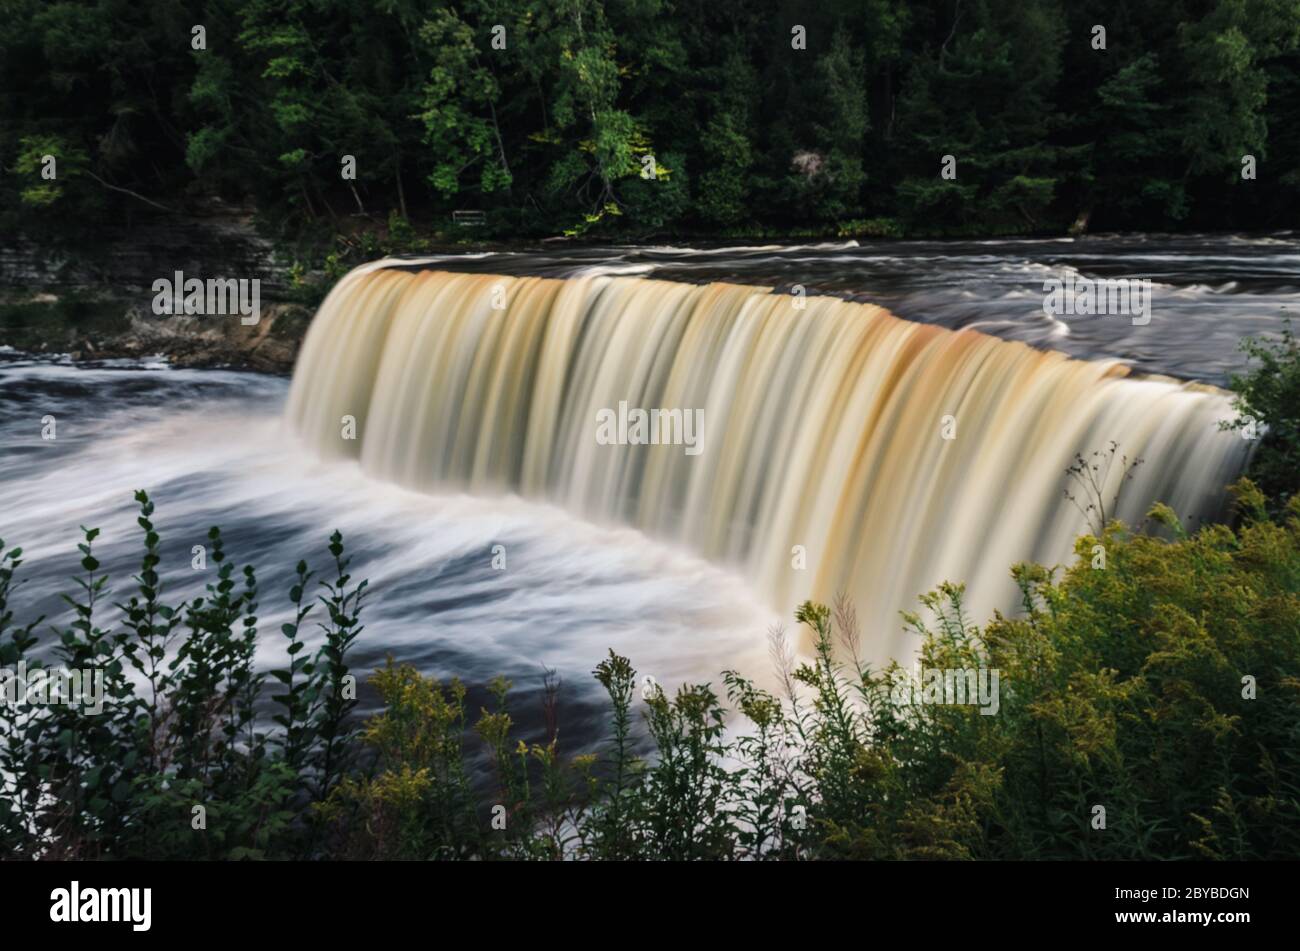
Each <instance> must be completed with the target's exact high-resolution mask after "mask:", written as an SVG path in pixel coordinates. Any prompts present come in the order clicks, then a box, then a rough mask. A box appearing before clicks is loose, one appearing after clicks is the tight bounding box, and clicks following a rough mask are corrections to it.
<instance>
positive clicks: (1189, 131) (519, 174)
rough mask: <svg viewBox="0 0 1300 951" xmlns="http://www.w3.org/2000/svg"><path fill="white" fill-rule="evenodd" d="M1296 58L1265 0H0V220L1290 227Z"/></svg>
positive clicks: (359, 228)
mask: <svg viewBox="0 0 1300 951" xmlns="http://www.w3.org/2000/svg"><path fill="white" fill-rule="evenodd" d="M1097 24H1103V25H1105V27H1106V28H1107V36H1106V46H1105V48H1104V49H1100V48H1097V47H1096V45H1095V44H1096V42H1097V41H1096V38H1095V37H1094V33H1093V28H1094V25H1097ZM196 27H202V28H203V30H204V35H203V42H201V43H200V42H199V40H198V39H197V38H196V37H195V35H194V30H195V28H196ZM796 28H801V29H802V31H803V34H802V47H801V46H800V43H798V42H796V36H795V35H794V34H795V31H796ZM1134 37H1138V38H1140V42H1134V41H1133V38H1134ZM1298 63H1300V9H1297V7H1296V5H1295V4H1294V3H1293V2H1291V0H1235V2H1232V3H1218V4H1190V5H1189V4H1184V3H1177V2H1174V0H1159V2H1154V3H1148V4H1142V5H1126V6H1124V5H1122V6H1121V7H1120V8H1118V9H1116V8H1115V7H1114V5H1113V4H1100V3H1098V2H1095V0H1088V2H1080V3H1063V2H1061V0H957V2H955V3H954V2H951V0H920V2H903V0H867V2H853V3H850V2H848V0H828V2H825V3H820V4H811V5H802V6H793V7H792V6H791V5H789V4H787V3H784V2H781V0H756V2H754V3H750V4H745V5H744V9H736V7H735V5H734V4H732V5H726V4H717V3H709V2H705V0H673V2H671V3H670V2H668V0H622V2H619V3H610V2H607V0H439V2H437V3H433V4H428V3H420V2H416V0H389V2H385V3H379V4H362V3H356V2H352V0H173V2H168V3H165V4H138V3H133V2H129V0H54V2H48V0H11V2H8V3H7V4H6V5H5V17H4V18H3V19H2V20H0V116H3V117H4V118H3V119H0V165H3V167H4V168H5V169H6V171H7V172H9V173H11V174H6V175H3V176H0V226H3V227H4V229H5V230H6V231H13V230H21V231H22V232H23V233H25V234H30V235H33V236H37V237H44V238H50V239H51V240H54V239H57V238H58V237H60V236H62V237H64V238H67V237H69V236H77V235H84V229H85V228H86V227H88V226H93V225H105V224H113V225H116V224H118V223H119V222H122V221H126V222H128V223H129V222H130V221H131V220H132V219H133V218H135V217H137V216H139V215H157V214H165V213H168V212H169V211H177V210H180V211H195V210H207V209H209V208H210V207H212V206H213V205H214V204H215V202H216V200H217V199H220V200H222V201H224V202H226V203H227V204H228V205H234V206H236V207H253V208H255V209H256V210H257V212H258V213H259V215H260V218H261V220H262V222H263V224H264V225H265V226H266V228H267V230H268V231H269V232H270V233H271V234H272V236H273V237H276V238H279V239H281V240H282V241H284V242H286V243H287V244H290V245H292V244H293V243H294V242H296V241H299V240H304V239H305V238H306V237H312V238H313V240H319V239H320V238H321V236H322V235H324V236H329V237H331V238H332V237H333V236H338V238H339V239H340V240H341V241H342V242H343V243H344V248H339V247H335V248H331V249H330V250H332V251H335V252H339V253H343V254H344V255H345V257H347V258H348V259H351V258H352V256H353V255H354V254H359V253H360V252H359V251H358V250H356V249H348V248H347V242H349V241H352V240H354V238H355V236H356V235H357V234H359V233H380V234H383V233H384V232H385V231H386V230H388V231H390V232H391V230H392V229H386V225H385V223H386V222H388V221H389V220H390V218H391V217H392V216H396V217H397V218H398V219H400V220H402V221H404V222H408V223H409V224H410V225H411V226H413V227H414V228H415V231H416V232H418V233H420V234H424V235H426V236H428V235H436V236H439V237H440V239H441V240H444V241H446V240H454V239H472V238H475V237H480V236H483V235H491V236H494V237H507V238H512V239H513V238H519V237H532V236H554V235H558V234H562V233H566V232H568V233H570V234H592V235H597V236H607V235H609V234H619V235H630V236H634V237H636V236H639V237H647V236H650V235H654V234H658V233H661V232H676V233H691V232H698V231H701V230H703V231H709V232H713V233H717V232H718V231H724V232H726V233H742V234H743V233H749V234H760V233H783V234H795V233H804V232H811V233H820V234H836V233H841V232H846V231H847V233H850V234H852V233H860V232H859V224H858V223H861V222H877V221H879V222H889V223H890V224H889V227H887V228H886V229H884V231H883V232H880V233H889V234H892V233H894V232H895V230H896V229H897V230H902V231H904V232H905V233H907V234H912V235H925V234H956V233H960V234H969V233H989V232H1003V233H1016V232H1029V231H1033V232H1057V233H1060V232H1062V231H1064V230H1066V229H1067V228H1069V227H1071V225H1072V224H1077V226H1078V227H1080V228H1084V227H1088V226H1091V227H1094V228H1099V229H1105V230H1123V229H1133V228H1140V229H1151V228H1167V229H1175V228H1178V229H1206V228H1264V227H1284V226H1287V225H1288V224H1289V223H1290V222H1291V221H1293V220H1294V218H1295V213H1296V211H1297V208H1300V158H1297V156H1300V131H1297V128H1296V124H1295V123H1294V122H1292V121H1290V120H1291V118H1292V117H1293V116H1294V115H1296V113H1297V107H1300V79H1297V76H1300V69H1297V65H1298ZM45 155H53V156H54V157H55V158H56V159H57V164H58V174H57V177H56V178H54V179H47V178H44V177H42V174H41V173H42V168H43V167H44V166H43V162H42V160H43V157H44V156H45ZM945 155H952V156H953V157H954V158H955V159H956V162H957V166H956V167H957V177H956V179H954V180H948V179H944V178H942V177H941V176H940V168H941V162H942V160H943V157H944V156H945ZM1247 155H1250V156H1254V157H1255V159H1256V162H1257V165H1258V173H1257V176H1258V177H1257V180H1247V179H1243V178H1242V175H1241V172H1242V161H1243V158H1244V157H1245V156H1247ZM348 156H350V157H351V158H352V159H354V160H355V165H356V174H355V177H349V176H346V175H345V174H344V165H345V157H348ZM649 157H653V158H654V160H655V162H656V164H657V165H658V166H660V167H661V168H663V169H665V170H668V171H669V172H670V173H668V174H663V175H660V176H658V177H656V178H643V177H642V174H641V173H642V170H643V168H644V165H643V163H644V162H645V161H646V159H647V158H649ZM464 209H473V210H481V211H483V212H485V213H486V215H487V225H486V227H485V228H484V229H483V230H481V231H480V230H475V231H474V232H472V233H470V232H467V231H462V230H461V229H458V228H455V227H453V226H452V224H451V219H450V214H451V212H453V211H455V210H464ZM610 209H616V212H611V211H610ZM877 232H878V229H876V228H874V227H870V228H868V230H867V231H866V232H865V233H868V234H871V233H877ZM384 240H386V239H384ZM390 243H394V244H401V242H400V241H397V242H390Z"/></svg>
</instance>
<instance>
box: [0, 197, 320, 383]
mask: <svg viewBox="0 0 1300 951" xmlns="http://www.w3.org/2000/svg"><path fill="white" fill-rule="evenodd" d="M178 271H179V272H180V273H181V274H182V275H183V276H184V278H185V279H190V278H198V279H199V280H202V281H207V280H210V279H220V280H236V281H252V280H257V281H258V282H259V287H260V301H261V313H260V319H259V321H258V322H257V323H256V324H255V325H251V326H250V325H245V324H243V323H242V322H241V320H240V317H239V315H237V314H235V315H204V316H184V317H175V316H167V315H158V314H155V312H154V307H153V303H154V297H155V291H154V289H153V288H154V282H155V281H157V280H160V279H166V280H169V281H170V280H173V279H174V277H175V275H176V273H177V272H178ZM289 290H290V284H289V280H288V277H287V269H286V268H285V267H283V266H282V265H279V264H276V263H275V262H274V261H273V260H272V254H271V245H270V243H269V242H268V241H266V240H265V239H264V238H262V237H260V236H259V235H258V234H257V233H256V231H255V230H254V229H253V227H252V224H251V221H250V220H249V218H248V217H247V216H237V215H228V216H214V217H205V218H172V219H159V220H156V221H152V222H148V223H145V224H142V225H139V226H136V227H133V228H131V229H129V230H127V229H122V230H120V231H115V232H108V233H101V234H96V235H95V236H94V237H93V238H89V237H88V238H87V241H86V242H85V244H84V246H78V247H76V248H74V249H72V250H51V249H50V248H49V247H48V246H46V245H43V244H41V243H39V242H37V241H34V240H30V239H25V238H24V237H22V236H16V237H10V238H0V346H11V347H13V348H15V349H18V350H24V351H31V352H37V353H40V352H58V353H70V354H71V355H72V356H73V357H74V359H103V358H106V357H137V356H151V355H162V356H165V357H167V358H169V359H171V360H172V361H173V362H175V363H176V364H177V365H181V366H234V367H244V368H248V369H253V370H261V371H265V372H279V373H287V372H289V371H290V370H292V368H293V363H294V359H295V358H296V356H297V351H298V344H299V342H300V341H301V339H302V335H303V333H304V332H305V330H306V327H307V324H308V323H309V322H310V319H311V313H310V310H309V309H308V308H306V307H304V306H302V305H301V304H296V303H293V302H291V301H290V300H288V299H287V297H288V294H289Z"/></svg>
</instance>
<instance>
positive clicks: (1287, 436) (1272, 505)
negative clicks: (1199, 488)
mask: <svg viewBox="0 0 1300 951" xmlns="http://www.w3.org/2000/svg"><path fill="white" fill-rule="evenodd" d="M1241 348H1242V349H1243V350H1244V351H1245V352H1246V353H1248V354H1250V356H1251V358H1252V359H1253V360H1255V361H1258V365H1256V366H1252V367H1251V368H1250V369H1249V370H1248V371H1247V372H1246V373H1245V374H1242V375H1240V376H1234V377H1233V378H1232V382H1231V385H1232V389H1233V391H1234V392H1236V394H1237V398H1236V400H1235V401H1234V403H1233V405H1234V407H1235V409H1236V410H1237V413H1238V416H1237V418H1236V419H1235V420H1233V421H1232V422H1231V423H1229V424H1227V426H1226V428H1229V429H1237V430H1241V429H1244V428H1245V427H1247V426H1250V427H1251V428H1252V429H1258V428H1259V427H1261V426H1262V427H1266V429H1265V431H1264V433H1263V439H1262V440H1261V441H1260V444H1259V446H1258V448H1257V449H1256V450H1255V454H1254V456H1253V457H1252V459H1251V465H1250V475H1251V478H1252V479H1253V480H1254V481H1255V482H1256V483H1258V485H1259V488H1260V490H1261V491H1262V492H1263V493H1264V495H1265V496H1266V497H1267V498H1268V504H1269V510H1270V511H1271V512H1272V513H1273V514H1274V515H1277V516H1280V515H1281V514H1282V513H1283V512H1284V511H1285V509H1286V506H1287V502H1288V501H1289V500H1290V499H1292V498H1295V497H1296V496H1297V494H1298V493H1300V341H1298V340H1297V339H1296V337H1295V333H1294V331H1292V329H1291V322H1290V320H1289V319H1287V320H1284V321H1283V323H1282V331H1281V334H1280V336H1279V337H1278V339H1276V340H1272V339H1269V338H1267V337H1261V338H1251V339H1246V340H1243V341H1242V344H1241Z"/></svg>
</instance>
